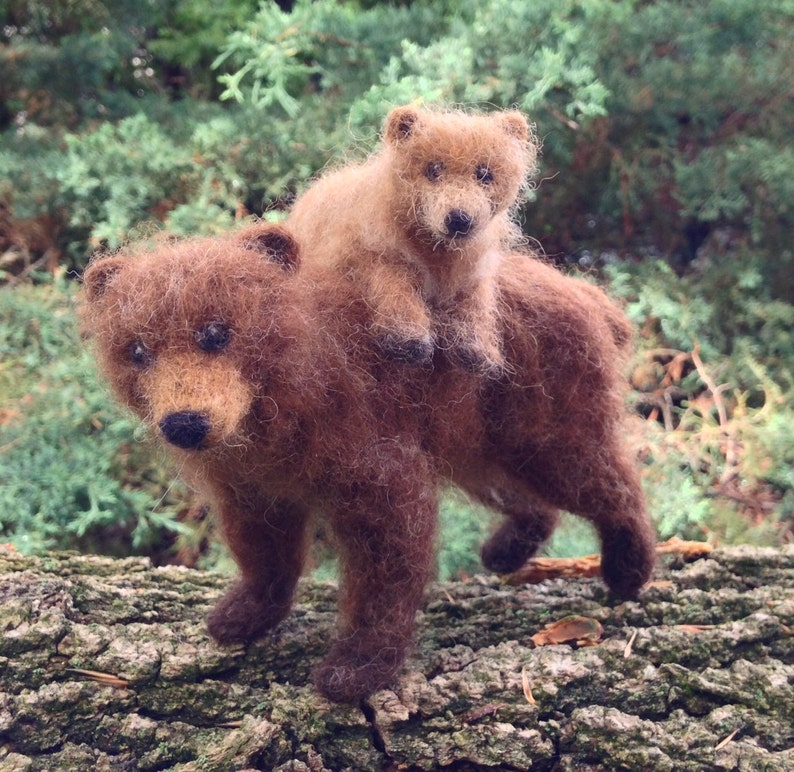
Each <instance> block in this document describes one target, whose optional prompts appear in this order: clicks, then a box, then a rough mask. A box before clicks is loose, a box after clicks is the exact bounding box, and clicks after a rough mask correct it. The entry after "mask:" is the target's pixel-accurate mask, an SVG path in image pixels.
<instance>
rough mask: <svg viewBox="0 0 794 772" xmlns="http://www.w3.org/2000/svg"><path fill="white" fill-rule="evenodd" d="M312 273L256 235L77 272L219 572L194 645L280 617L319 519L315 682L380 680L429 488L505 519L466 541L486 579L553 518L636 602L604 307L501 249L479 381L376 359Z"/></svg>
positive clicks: (437, 364)
mask: <svg viewBox="0 0 794 772" xmlns="http://www.w3.org/2000/svg"><path fill="white" fill-rule="evenodd" d="M306 246H307V248H306V251H307V252H310V251H311V248H312V247H311V242H309V243H308V245H306ZM307 262H308V261H307ZM312 265H313V267H312V268H311V270H309V269H308V266H306V267H303V266H301V265H300V257H299V254H298V244H297V242H296V241H295V240H294V239H293V238H292V236H291V235H290V234H289V232H288V231H287V230H286V229H285V228H283V227H279V226H272V225H254V226H250V227H248V228H246V229H244V230H242V231H241V232H239V233H235V234H230V235H229V236H226V237H222V238H205V239H193V240H185V241H175V242H162V243H159V244H154V245H153V246H152V245H150V246H148V247H144V246H139V247H131V248H130V249H128V250H126V251H125V252H124V253H122V254H119V255H116V256H111V257H105V258H101V259H98V260H95V261H94V262H93V263H92V264H91V266H90V267H89V268H88V269H87V271H86V274H85V277H84V282H85V303H84V308H83V313H84V322H85V325H86V329H87V332H88V334H89V335H90V337H91V338H92V339H93V345H94V347H95V350H96V353H97V358H98V363H99V366H100V369H101V371H102V372H103V373H104V375H105V376H106V378H107V380H108V381H109V383H110V385H111V386H112V388H113V390H114V391H115V393H116V395H117V397H118V398H119V400H120V401H121V402H122V403H124V404H126V405H127V406H129V407H130V408H131V409H132V410H133V411H134V412H135V413H137V414H138V415H139V416H140V417H141V418H142V419H143V420H144V421H145V422H146V423H147V424H148V425H149V426H150V427H151V429H152V431H153V432H154V433H156V434H158V435H160V437H161V438H162V439H163V440H164V441H165V443H166V445H167V447H168V448H169V450H170V452H171V455H172V456H173V458H174V459H175V461H176V462H177V466H178V468H179V469H180V470H181V471H182V473H183V474H184V476H185V477H186V479H187V480H188V481H189V482H190V483H191V484H192V485H194V486H195V487H196V488H197V489H198V490H199V491H201V492H202V494H203V495H204V496H206V497H207V500H208V501H209V502H211V504H212V506H213V509H214V511H215V514H216V516H217V518H218V522H219V525H220V530H221V531H222V533H223V535H224V537H225V539H226V541H227V543H228V545H229V548H230V550H231V552H232V554H233V555H234V557H235V559H236V561H237V563H238V566H239V578H238V579H237V581H236V583H235V584H234V585H233V586H232V588H231V589H230V590H229V591H228V593H227V594H226V595H225V596H224V598H223V599H222V600H221V601H220V602H219V603H218V605H217V606H216V608H215V609H214V610H213V612H212V613H211V615H210V617H209V619H208V627H209V630H210V633H211V634H212V635H213V636H214V637H215V638H216V639H217V640H218V641H219V642H221V643H235V642H245V641H250V640H252V639H256V638H258V637H261V636H262V635H264V634H265V633H267V632H268V631H269V630H271V629H272V628H273V627H274V626H275V625H277V624H278V623H279V622H280V621H281V620H282V619H283V618H284V617H285V616H286V615H287V614H288V613H289V609H290V606H291V603H292V600H293V595H294V591H295V587H296V583H297V580H298V578H299V576H300V573H301V570H302V568H303V564H304V560H305V556H306V550H307V539H308V534H310V533H312V529H311V528H310V527H309V523H310V519H311V518H313V517H321V518H324V520H325V521H326V522H327V523H328V525H329V528H330V531H331V533H332V536H333V539H334V541H335V544H336V547H337V550H338V552H339V557H340V568H341V582H340V601H339V603H340V614H339V624H338V630H337V635H336V639H335V641H334V643H333V644H332V646H331V649H330V652H329V653H328V655H327V657H326V658H325V660H324V661H323V662H322V663H321V664H320V665H319V667H318V668H317V669H316V671H315V674H314V680H315V684H316V685H317V688H318V689H319V690H320V691H321V692H322V693H323V694H324V695H326V696H327V697H329V698H330V699H334V700H339V701H346V702H356V701H358V700H360V699H362V698H363V697H365V696H366V695H368V694H369V693H371V692H372V691H374V690H376V689H378V688H381V687H384V686H386V685H388V684H390V683H392V682H393V681H394V679H395V677H396V676H397V674H398V673H399V671H400V669H401V667H402V665H403V663H404V660H405V657H406V654H407V652H408V650H409V647H410V644H411V640H412V637H413V631H414V617H415V613H416V610H417V609H418V607H419V606H420V604H421V599H422V594H423V591H424V587H425V585H426V583H427V581H428V580H429V577H430V576H431V574H432V565H433V557H434V543H435V536H436V524H437V514H438V501H437V497H438V491H439V488H440V486H441V485H442V484H445V482H446V481H452V482H454V483H456V484H458V485H459V486H460V487H462V488H463V489H464V490H466V491H467V492H468V493H469V494H470V495H472V496H473V497H475V498H477V499H479V500H480V501H483V502H484V503H486V504H487V505H489V506H491V507H493V508H494V509H496V510H498V511H499V512H501V513H502V514H504V515H505V521H504V524H503V525H502V527H501V528H500V529H499V530H498V531H497V532H496V533H495V534H494V536H493V537H492V538H491V539H490V540H489V541H488V542H487V543H486V544H485V545H484V547H483V551H482V557H483V561H484V563H485V565H486V567H488V568H489V569H490V570H493V571H497V572H509V571H512V570H514V569H516V568H518V567H519V566H520V565H521V564H523V562H524V561H525V560H526V559H527V558H529V557H530V556H531V555H532V554H534V552H535V551H536V550H537V549H538V547H539V546H540V545H541V544H542V543H543V542H544V541H545V540H546V539H547V538H548V536H549V535H550V534H551V532H552V530H553V528H554V525H555V523H556V518H557V509H558V508H564V509H567V510H570V511H573V512H575V513H577V514H579V515H581V516H583V517H585V518H588V519H589V520H591V521H592V522H593V523H594V525H595V526H596V528H597V530H598V533H599V535H600V537H601V541H602V560H603V576H604V579H605V581H606V583H607V584H608V585H609V587H610V588H611V589H612V590H613V591H614V592H616V593H617V594H619V595H621V596H624V597H630V596H633V595H636V593H637V592H638V590H639V589H640V587H641V586H642V584H643V583H644V582H645V581H647V579H648V577H649V575H650V573H651V570H652V567H653V562H654V552H653V544H654V537H653V532H652V529H651V526H650V523H649V521H648V518H647V516H646V514H645V509H644V504H643V499H642V493H641V489H640V485H639V479H638V475H637V471H636V469H635V468H634V466H633V464H632V463H631V459H630V458H629V456H628V455H627V452H626V450H625V449H624V448H623V446H622V443H621V428H620V427H621V417H622V415H623V412H624V408H623V404H622V399H623V387H622V378H621V376H620V362H621V359H622V357H623V353H624V352H623V350H622V349H623V347H625V344H626V342H627V340H628V338H629V337H630V330H629V328H628V325H627V324H626V322H625V320H624V319H623V318H622V317H621V315H620V313H619V311H618V310H617V309H616V308H615V307H614V306H612V304H611V303H610V301H609V300H608V299H607V298H606V297H605V296H604V295H603V293H601V292H600V291H598V290H597V289H595V288H592V287H590V286H588V285H585V284H583V283H582V282H579V281H576V280H573V279H569V278H565V277H563V276H561V275H560V274H559V273H558V272H557V271H555V270H554V269H552V268H550V267H548V266H546V265H543V264H542V263H540V262H538V261H536V260H534V259H532V258H530V257H528V256H526V255H523V254H517V253H516V254H509V255H506V256H505V257H504V259H503V262H502V267H501V269H500V271H499V274H498V277H497V280H496V285H495V293H494V295H495V304H494V318H495V322H496V330H497V333H498V336H499V339H500V345H501V348H502V350H503V352H504V356H505V358H506V360H507V365H509V367H507V368H506V369H505V370H504V372H503V374H502V375H501V376H500V377H499V378H481V377H479V376H478V375H476V374H474V373H471V372H468V371H466V370H464V369H462V368H460V367H457V366H455V365H453V364H451V363H450V361H449V359H448V357H447V353H448V352H446V351H444V350H443V349H437V350H436V351H435V352H434V358H433V361H432V363H431V364H427V365H425V366H416V367H407V366H406V365H405V364H402V363H400V362H396V361H394V360H393V359H392V358H389V357H387V356H384V355H383V352H382V350H381V347H380V345H379V344H378V343H377V342H376V341H375V340H374V339H373V337H372V335H371V329H372V326H373V320H374V317H375V316H376V313H377V312H375V311H374V310H373V308H372V306H371V304H370V302H369V299H368V298H365V297H364V296H363V295H362V293H361V292H359V289H358V285H357V284H356V283H355V282H350V281H348V280H347V279H346V278H345V277H344V276H341V275H340V274H339V273H338V272H337V271H336V270H335V269H334V268H328V267H325V268H323V267H318V265H317V264H316V263H313V264H312Z"/></svg>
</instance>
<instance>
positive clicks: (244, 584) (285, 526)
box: [207, 490, 308, 644]
mask: <svg viewBox="0 0 794 772" xmlns="http://www.w3.org/2000/svg"><path fill="white" fill-rule="evenodd" d="M219 519H220V526H221V531H222V533H223V536H224V538H225V540H226V542H227V544H228V546H229V549H230V550H231V552H232V555H233V556H234V559H235V560H236V562H237V565H238V567H239V569H240V576H239V578H238V579H237V580H236V581H235V583H234V584H233V585H232V586H231V588H230V589H229V590H228V591H227V592H226V594H225V595H224V596H223V597H222V598H221V600H220V601H218V603H217V604H216V606H215V608H214V609H213V610H212V611H211V612H210V615H209V617H208V619H207V627H208V629H209V632H210V635H212V637H213V638H215V640H216V641H218V643H222V644H230V643H245V642H247V641H252V640H256V639H257V638H261V637H262V636H263V635H264V634H265V633H267V632H268V631H269V630H271V629H272V628H274V627H275V626H276V625H277V624H278V623H279V622H281V621H282V620H283V619H284V618H285V617H286V616H287V614H288V613H289V611H290V608H291V606H292V600H293V595H294V592H295V586H296V585H297V582H298V579H299V578H300V575H301V571H302V569H303V563H304V559H305V554H306V525H307V520H308V514H307V512H306V510H305V508H303V507H302V506H300V505H297V504H294V503H291V502H285V501H281V500H278V499H266V498H263V497H261V496H257V495H253V494H249V495H248V496H246V494H245V493H244V492H242V491H239V490H238V491H236V492H235V493H233V494H232V493H231V492H229V494H228V497H227V500H226V502H225V503H224V504H223V505H222V507H221V512H220V518H219Z"/></svg>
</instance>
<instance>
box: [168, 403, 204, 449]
mask: <svg viewBox="0 0 794 772" xmlns="http://www.w3.org/2000/svg"><path fill="white" fill-rule="evenodd" d="M160 431H161V432H162V433H163V437H165V438H166V439H167V440H168V441H169V442H170V443H171V444H172V445H176V446H177V447H178V448H184V449H185V450H196V449H197V448H198V447H199V446H200V445H201V443H202V442H204V440H205V439H206V438H207V435H208V434H209V432H210V422H209V419H208V418H207V416H206V415H205V414H204V413H199V412H198V411H196V410H183V411H181V412H179V413H169V414H168V415H167V416H166V417H165V418H163V420H162V421H160Z"/></svg>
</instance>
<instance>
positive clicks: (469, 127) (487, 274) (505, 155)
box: [289, 106, 538, 375]
mask: <svg viewBox="0 0 794 772" xmlns="http://www.w3.org/2000/svg"><path fill="white" fill-rule="evenodd" d="M537 152H538V146H537V143H536V141H535V139H534V136H533V135H532V132H531V130H530V127H529V125H528V124H527V121H526V118H524V116H523V115H521V114H520V113H518V112H515V111H505V112H499V113H494V114H490V115H485V114H483V115H477V114H469V113H466V112H463V111H460V110H443V111H442V110H428V109H418V108H415V107H411V106H405V107H398V108H395V109H394V110H392V111H391V112H390V113H389V115H388V116H387V118H386V121H385V124H384V128H383V142H382V147H381V148H380V150H379V151H377V152H376V153H374V154H373V155H372V156H371V157H370V158H369V159H368V160H366V161H365V162H364V163H361V164H352V165H349V166H346V167H344V168H341V169H338V170H336V171H333V172H330V173H328V174H326V175H325V176H323V177H321V178H320V179H319V180H317V181H316V182H315V183H314V184H313V185H312V186H311V187H310V188H309V189H308V190H307V191H306V192H305V193H304V194H303V195H302V196H300V197H299V198H298V200H297V201H296V202H295V205H294V207H293V209H292V213H291V215H290V218H289V226H290V227H291V228H292V229H293V230H294V231H295V232H296V233H298V234H300V235H301V237H302V239H303V240H304V241H305V243H307V244H311V249H310V250H309V251H307V253H306V259H307V261H311V262H312V263H315V264H318V265H323V266H332V267H334V268H335V270H337V271H338V272H339V273H340V274H342V275H346V276H348V277H349V278H350V279H351V280H352V281H354V282H356V283H357V284H359V286H360V287H362V288H363V292H364V296H365V298H366V300H367V302H368V303H369V304H370V305H371V306H372V308H373V311H374V314H373V321H372V330H373V334H374V336H375V337H377V338H378V339H379V340H380V342H381V345H382V348H383V349H384V351H385V352H387V353H389V354H390V355H392V356H393V357H395V358H397V359H401V360H405V361H407V362H416V361H429V360H430V359H431V358H432V354H433V348H434V346H438V347H441V348H445V349H447V350H448V351H449V355H450V357H451V358H453V359H454V360H455V361H456V362H457V363H458V364H459V365H461V366H463V367H466V368H468V369H471V370H475V371H481V372H486V373H490V374H492V375H495V374H497V373H498V372H499V370H500V369H501V368H502V366H503V364H504V360H503V356H502V352H501V349H500V346H499V336H498V331H497V329H496V319H495V315H494V294H495V283H494V277H495V275H496V274H497V273H498V271H499V265H500V262H501V258H502V256H503V254H504V253H505V252H506V251H508V250H509V249H510V248H512V247H514V246H515V245H517V244H518V243H519V242H520V241H521V238H522V237H521V233H520V229H519V228H518V227H517V225H516V224H515V222H514V220H513V214H514V211H515V208H516V206H517V204H518V201H519V196H520V193H521V191H522V190H523V189H524V188H525V187H526V186H527V184H528V179H529V176H530V174H531V173H532V172H533V171H534V164H535V159H536V156H537Z"/></svg>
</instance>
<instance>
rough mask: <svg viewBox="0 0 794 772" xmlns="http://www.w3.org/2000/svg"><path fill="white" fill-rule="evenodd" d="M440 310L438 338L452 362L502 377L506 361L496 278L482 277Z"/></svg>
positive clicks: (477, 371) (464, 367)
mask: <svg viewBox="0 0 794 772" xmlns="http://www.w3.org/2000/svg"><path fill="white" fill-rule="evenodd" d="M440 311H441V313H440V315H439V316H440V324H439V334H438V337H439V339H440V341H441V342H440V345H441V347H443V348H444V350H445V351H446V354H447V357H448V358H449V360H450V361H451V362H452V363H453V364H455V365H456V366H458V367H460V368H462V369H463V370H467V371H469V372H473V373H480V374H482V375H485V376H486V377H488V378H498V377H499V376H501V375H502V373H503V372H504V368H505V360H504V356H503V354H502V346H501V336H500V334H499V330H498V316H497V298H496V289H495V286H494V282H493V279H492V278H491V277H483V278H482V279H481V280H480V281H479V282H478V283H477V284H476V285H475V286H473V287H471V288H470V289H469V290H466V291H461V292H458V293H457V294H456V295H455V296H454V297H453V298H452V300H451V301H449V302H447V303H445V304H444V307H442V308H441V309H440Z"/></svg>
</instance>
